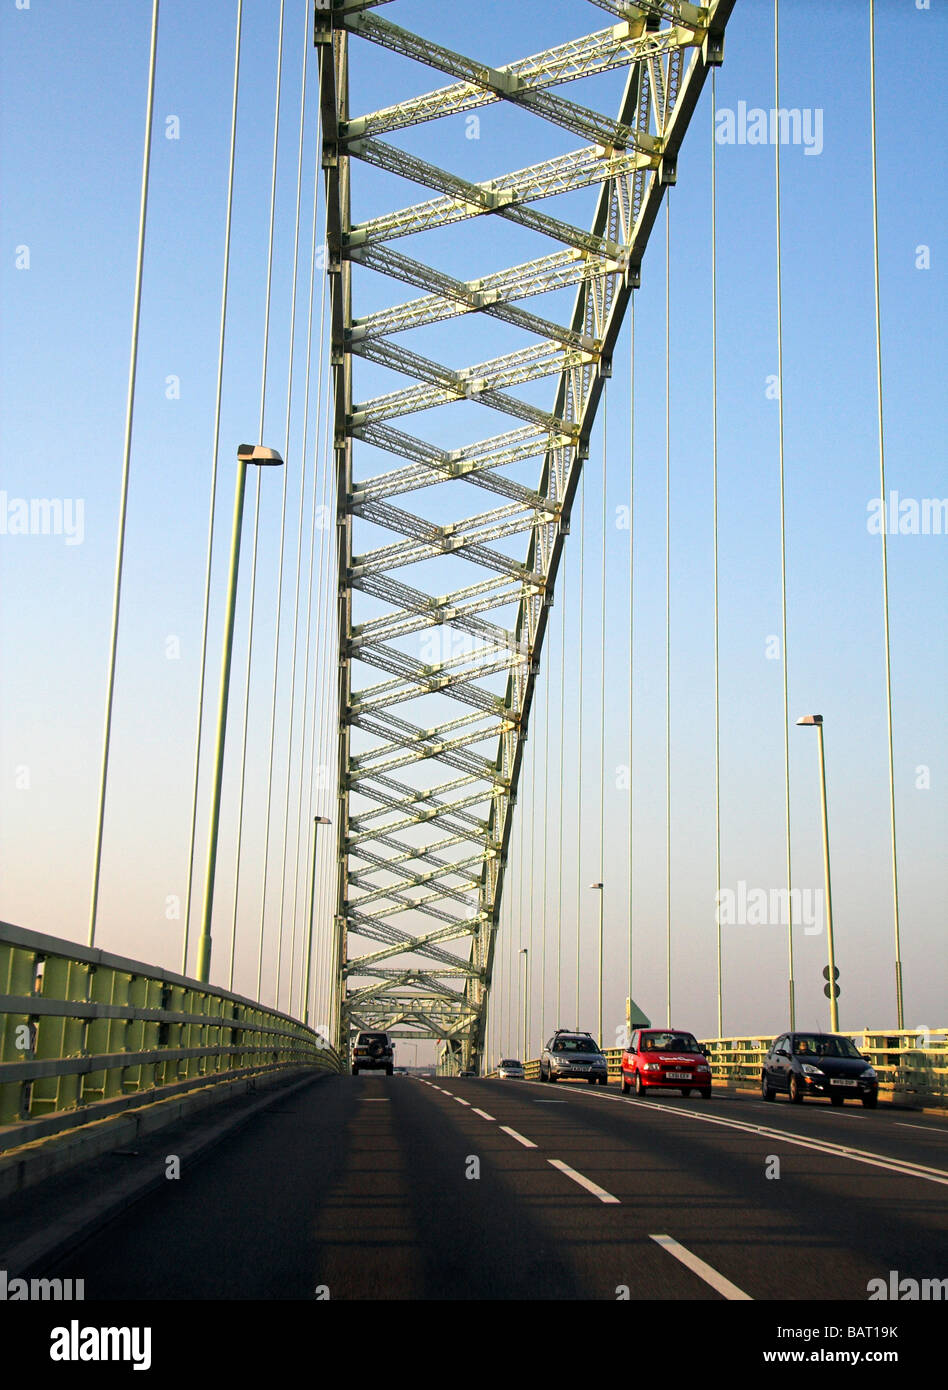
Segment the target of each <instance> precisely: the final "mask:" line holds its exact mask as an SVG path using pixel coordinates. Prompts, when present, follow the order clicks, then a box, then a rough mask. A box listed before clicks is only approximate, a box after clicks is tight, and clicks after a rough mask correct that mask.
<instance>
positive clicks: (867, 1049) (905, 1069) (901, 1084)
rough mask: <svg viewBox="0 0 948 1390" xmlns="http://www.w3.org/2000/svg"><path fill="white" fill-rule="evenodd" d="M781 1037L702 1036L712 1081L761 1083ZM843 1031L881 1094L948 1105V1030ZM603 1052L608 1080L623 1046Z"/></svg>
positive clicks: (535, 1065) (533, 1061) (531, 1068)
mask: <svg viewBox="0 0 948 1390" xmlns="http://www.w3.org/2000/svg"><path fill="white" fill-rule="evenodd" d="M777 1036H778V1034H776V1033H774V1034H771V1035H769V1036H758V1037H748V1038H706V1039H704V1040H703V1042H702V1046H703V1047H706V1048H707V1050H708V1060H709V1061H710V1063H711V1075H712V1077H713V1079H714V1081H715V1082H716V1083H717V1084H718V1085H723V1086H730V1087H733V1088H734V1089H735V1090H740V1089H742V1088H744V1089H750V1088H756V1087H758V1086H759V1085H760V1073H761V1067H762V1065H763V1060H764V1058H765V1057H766V1055H767V1053H768V1052H769V1050H770V1046H771V1044H772V1043H773V1041H774V1039H775V1038H776V1037H777ZM842 1036H843V1037H847V1038H852V1040H853V1042H854V1043H855V1044H856V1046H857V1048H858V1049H859V1051H860V1052H861V1053H863V1054H864V1056H866V1057H867V1058H868V1060H869V1063H870V1065H871V1066H873V1067H874V1068H875V1070H876V1071H877V1072H878V1074H879V1093H880V1095H882V1096H885V1097H887V1098H888V1099H889V1100H892V1101H895V1102H896V1103H898V1104H900V1105H909V1106H924V1107H928V1106H930V1107H932V1108H948V1029H945V1028H910V1029H908V1030H903V1031H901V1032H900V1031H899V1030H898V1029H897V1028H895V1029H865V1030H862V1031H857V1032H849V1033H843V1034H842ZM603 1051H604V1053H605V1057H606V1060H607V1062H608V1063H609V1079H610V1080H611V1081H618V1079H619V1073H620V1064H621V1060H622V1049H621V1048H619V1047H608V1048H604V1049H603ZM490 1074H491V1075H496V1073H495V1072H492V1073H490ZM524 1075H525V1077H526V1079H527V1080H528V1081H537V1080H539V1076H540V1062H539V1058H537V1057H533V1058H530V1059H529V1060H528V1061H526V1062H525V1063H524Z"/></svg>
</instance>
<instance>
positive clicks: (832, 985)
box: [797, 714, 839, 1033]
mask: <svg viewBox="0 0 948 1390" xmlns="http://www.w3.org/2000/svg"><path fill="white" fill-rule="evenodd" d="M797 723H798V724H807V725H814V726H815V727H816V733H817V746H818V748H819V753H820V805H821V808H822V814H823V873H824V876H825V879H826V943H827V949H828V951H829V984H828V991H829V1001H830V1027H831V1028H832V1030H833V1032H834V1033H837V1032H839V1010H838V1008H837V1005H836V963H835V961H834V959H833V895H832V892H831V891H830V849H829V824H828V821H827V818H826V762H825V760H824V758H823V716H822V714H805V715H804V716H803V718H802V719H798V720H797Z"/></svg>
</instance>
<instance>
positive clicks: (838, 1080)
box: [830, 1076, 859, 1086]
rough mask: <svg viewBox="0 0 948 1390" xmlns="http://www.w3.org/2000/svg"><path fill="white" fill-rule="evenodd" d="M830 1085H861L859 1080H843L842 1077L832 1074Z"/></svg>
mask: <svg viewBox="0 0 948 1390" xmlns="http://www.w3.org/2000/svg"><path fill="white" fill-rule="evenodd" d="M830 1085H831V1086H858V1085H859V1082H858V1081H843V1080H842V1079H841V1078H840V1077H838V1076H831V1077H830Z"/></svg>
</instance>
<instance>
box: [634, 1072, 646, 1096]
mask: <svg viewBox="0 0 948 1390" xmlns="http://www.w3.org/2000/svg"><path fill="white" fill-rule="evenodd" d="M634 1084H635V1094H636V1095H637V1096H644V1095H645V1083H644V1082H643V1080H642V1074H641V1072H636V1073H635V1083H634Z"/></svg>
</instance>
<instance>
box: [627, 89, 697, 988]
mask: <svg viewBox="0 0 948 1390" xmlns="http://www.w3.org/2000/svg"><path fill="white" fill-rule="evenodd" d="M712 80H713V69H712ZM634 519H635V294H634V292H633V293H632V294H631V295H630V296H629V942H628V986H629V992H628V998H629V1006H630V1008H631V1002H632V964H633V926H632V923H633V919H634V916H635V871H634V867H633V854H634V849H635V818H634V810H635V791H634V787H633V782H632V763H633V739H632V730H633V712H634V689H635V540H634Z"/></svg>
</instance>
